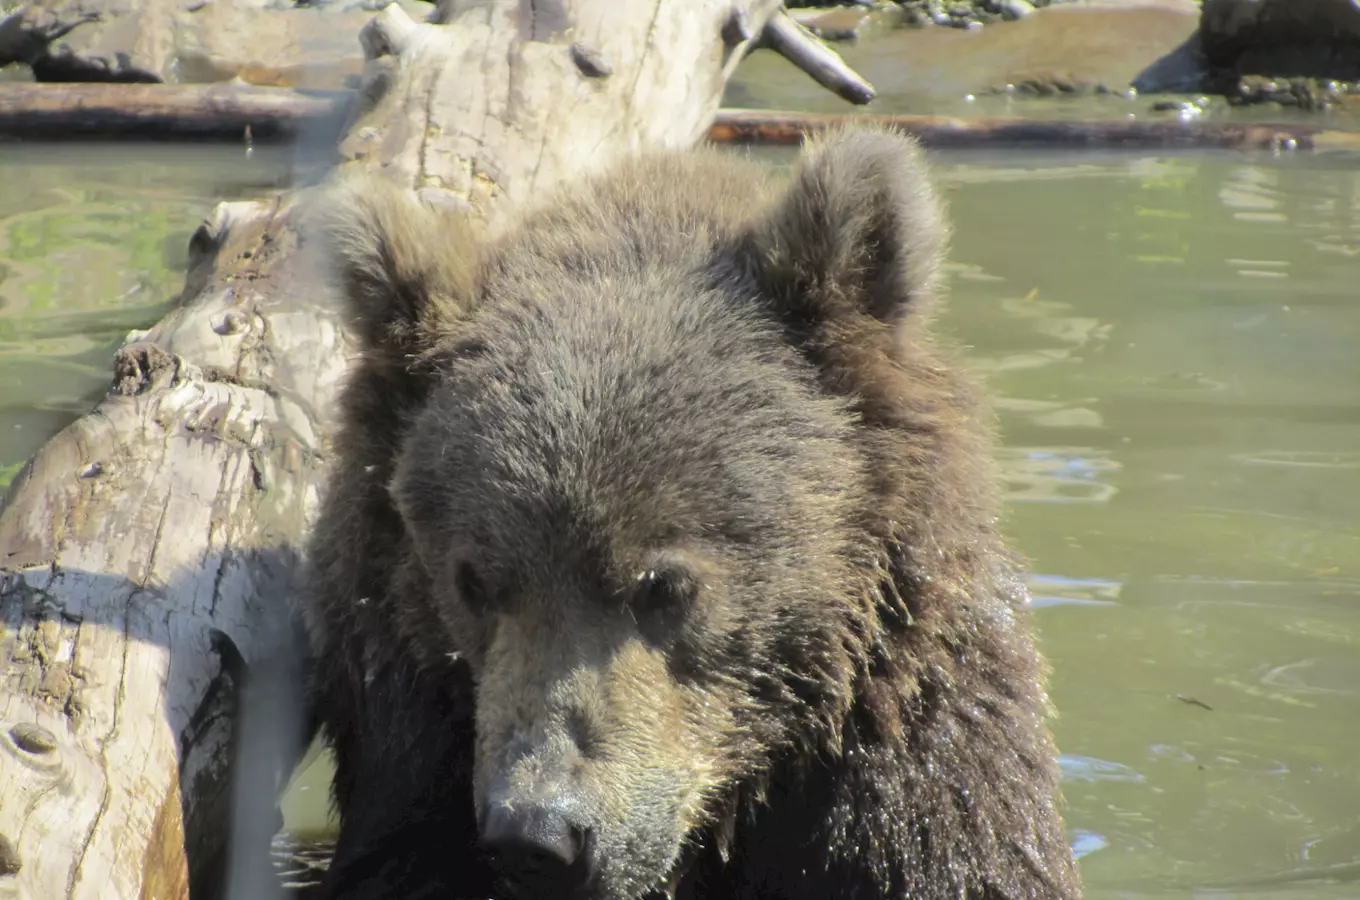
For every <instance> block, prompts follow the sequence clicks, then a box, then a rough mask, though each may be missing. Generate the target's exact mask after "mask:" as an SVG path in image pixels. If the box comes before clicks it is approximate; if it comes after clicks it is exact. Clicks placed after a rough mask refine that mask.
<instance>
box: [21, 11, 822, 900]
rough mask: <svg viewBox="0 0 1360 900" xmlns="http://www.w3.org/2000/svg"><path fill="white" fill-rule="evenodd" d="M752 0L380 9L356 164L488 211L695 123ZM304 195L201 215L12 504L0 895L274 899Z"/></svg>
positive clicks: (298, 480) (307, 273)
mask: <svg viewBox="0 0 1360 900" xmlns="http://www.w3.org/2000/svg"><path fill="white" fill-rule="evenodd" d="M742 10H743V11H742V12H741V13H737V12H735V11H734V6H733V5H732V3H731V0H686V2H684V3H666V2H662V0H649V2H641V0H639V2H630V3H618V2H614V0H560V2H557V3H554V4H540V5H526V4H523V3H521V2H520V0H444V2H443V3H442V4H441V5H440V6H439V7H438V8H437V10H436V12H435V13H434V16H433V17H432V24H428V25H417V24H416V23H414V22H413V21H412V20H411V19H410V18H409V17H407V16H406V15H405V14H404V13H402V12H401V11H400V8H399V7H396V6H389V7H388V8H387V9H386V10H384V11H383V12H382V13H380V14H379V15H378V16H377V17H376V18H375V19H374V20H373V21H372V22H371V23H370V24H369V26H367V27H366V28H365V30H364V31H363V33H362V35H361V39H362V43H363V46H364V50H365V56H366V59H367V63H366V70H365V81H364V84H363V87H362V89H361V90H360V91H359V93H358V95H357V96H356V98H355V100H354V103H353V104H352V105H351V107H350V109H349V111H348V117H349V121H348V124H347V128H346V130H345V137H344V139H343V141H342V142H341V143H340V145H339V153H340V158H341V160H342V165H347V166H368V167H373V168H381V169H382V170H383V171H384V172H385V173H386V174H387V175H388V176H390V177H392V178H394V179H396V180H398V181H399V182H400V183H404V184H406V185H408V186H410V187H411V188H412V189H420V190H422V191H433V192H446V193H447V194H450V195H456V196H457V197H459V198H461V201H460V202H463V203H466V204H467V205H468V206H469V207H470V208H471V210H472V211H473V214H474V217H475V218H476V219H477V220H479V221H481V222H483V223H485V225H486V227H494V226H495V224H496V222H497V221H498V220H499V219H500V218H502V217H503V216H505V215H506V212H505V211H506V210H507V209H509V208H512V207H513V206H515V205H517V204H519V203H521V202H523V201H526V200H529V199H531V198H533V197H535V196H537V195H539V194H540V193H541V192H542V191H543V190H544V189H547V188H550V187H551V186H552V185H553V184H554V183H556V182H558V181H559V180H561V179H563V178H566V177H576V176H578V175H580V174H582V173H583V172H585V171H589V170H591V169H593V168H595V167H597V166H599V165H602V164H604V163H606V162H607V161H608V160H609V158H610V157H612V156H614V155H616V154H619V153H624V152H629V151H631V150H633V149H634V148H636V147H638V146H641V145H646V144H653V145H666V146H685V145H689V144H692V143H693V142H695V141H697V140H698V139H699V138H700V137H702V136H703V134H704V133H705V131H706V129H707V128H708V125H709V123H710V122H711V121H712V118H713V115H714V113H715V111H716V110H717V106H718V102H719V98H720V97H721V94H722V90H723V85H724V83H725V82H726V80H727V78H728V77H729V76H730V75H731V73H732V71H733V69H734V68H735V66H736V65H737V62H738V61H739V59H740V57H741V56H742V55H743V54H744V53H745V52H747V51H748V50H749V49H750V48H751V46H752V45H753V43H754V42H755V40H756V39H757V38H758V37H759V36H760V35H762V34H763V33H764V30H765V27H766V25H767V24H768V23H769V22H770V21H771V19H772V18H774V17H777V16H781V15H783V13H782V11H781V10H780V8H779V3H778V2H777V0H747V2H745V3H744V4H743V6H742ZM781 34H783V36H784V38H785V39H786V40H795V41H796V40H801V39H807V40H811V38H810V36H806V35H804V37H803V38H798V37H797V36H796V33H794V34H795V36H794V37H792V38H791V37H790V32H789V30H788V29H784V30H783V31H782V32H781ZM805 55H806V54H805ZM823 61H824V60H823ZM821 71H822V77H824V78H834V74H832V75H828V74H827V73H828V72H829V71H830V70H829V69H827V68H826V67H825V66H823V68H822V70H821ZM250 96H253V97H255V98H256V99H259V98H261V97H263V96H274V95H263V94H251V95H250ZM221 108H222V107H219V109H221ZM226 108H228V109H229V108H231V107H230V104H229V103H228V104H227V106H226ZM327 114H329V112H327ZM159 121H160V122H161V123H162V124H163V123H164V122H166V121H169V120H167V119H161V120H159ZM232 124H233V126H235V125H238V124H241V121H240V120H239V119H237V120H233V122H232ZM253 129H254V125H253V124H252V130H253ZM297 200H298V197H297V195H295V194H290V195H286V196H283V197H280V198H277V199H275V200H272V201H269V202H248V203H228V204H223V205H221V206H219V207H218V208H217V209H216V210H215V211H214V212H213V214H212V216H211V217H210V218H209V219H208V221H206V222H205V223H204V224H203V226H202V227H201V228H199V230H198V231H197V232H196V233H195V234H194V236H193V238H192V240H191V245H190V256H191V258H190V264H189V267H188V272H187V274H186V282H185V287H184V291H183V294H182V298H181V299H182V303H181V305H179V306H178V307H177V308H176V309H175V310H174V311H173V312H171V313H170V314H169V315H168V316H167V317H166V318H165V319H163V320H162V321H160V322H158V323H156V324H155V325H154V326H153V327H152V328H151V329H150V330H148V331H146V332H143V333H139V334H137V335H135V336H134V337H132V338H131V339H130V340H129V343H128V344H127V345H126V346H124V347H123V348H122V349H121V350H120V351H119V352H118V354H117V359H116V362H115V367H114V368H115V372H114V379H113V385H112V388H111V390H110V392H109V394H108V396H107V397H106V398H104V399H103V400H102V401H101V402H100V403H99V404H98V406H97V408H96V409H95V410H94V411H93V412H92V413H90V414H89V415H87V416H85V417H83V418H81V419H80V420H78V421H76V422H75V423H74V424H72V425H71V426H70V427H68V428H66V429H65V430H63V431H62V432H61V433H60V434H58V435H57V436H56V437H54V438H53V439H52V440H51V441H50V442H49V443H48V444H47V445H46V446H45V447H44V448H43V449H42V450H41V451H40V452H39V453H38V454H37V455H36V456H35V457H34V458H33V459H32V460H31V461H30V462H29V464H28V465H27V466H26V467H25V469H24V470H23V471H22V472H21V473H20V474H19V475H18V477H16V479H15V480H14V482H13V484H12V485H11V488H10V490H9V493H8V495H7V496H6V498H5V500H4V505H3V508H2V510H0V785H3V788H2V789H0V896H6V897H9V896H18V897H21V898H41V900H57V898H65V900H76V898H80V900H86V898H89V900H94V898H98V900H124V898H126V900H132V898H158V900H174V898H186V897H188V896H189V894H190V890H191V888H192V892H193V895H194V897H195V898H196V900H202V898H204V897H215V896H219V895H221V894H223V893H227V894H229V895H231V896H236V897H242V898H251V900H256V898H267V897H269V896H272V895H274V894H275V893H276V885H274V884H273V883H272V881H271V878H270V875H271V873H270V870H269V865H268V849H269V846H268V845H269V838H270V837H271V836H272V834H273V832H274V830H275V829H276V828H277V826H278V816H277V809H276V806H275V799H276V796H275V795H276V793H277V791H278V789H279V786H280V785H281V784H282V783H283V781H284V779H286V778H287V776H288V774H289V772H290V771H291V769H292V767H293V765H294V763H295V761H296V758H297V756H298V752H299V749H300V747H301V745H302V743H303V741H304V740H305V738H306V737H307V733H306V729H305V727H303V723H302V722H301V721H300V720H301V715H300V709H299V697H298V695H297V686H298V680H299V677H300V675H299V670H300V667H301V664H302V661H303V659H304V656H305V651H304V646H305V642H304V641H303V640H302V638H301V635H300V632H299V629H298V627H297V606H296V600H295V598H296V596H297V593H298V589H299V556H300V548H301V547H302V546H303V539H304V535H305V533H306V530H307V527H308V524H309V516H310V515H311V511H312V509H313V507H314V501H315V496H316V491H317V486H318V479H319V475H320V473H321V470H322V467H323V465H324V462H325V454H326V442H325V438H324V435H325V430H326V425H327V418H326V417H327V411H328V409H329V408H330V406H331V403H332V400H333V398H334V396H335V391H336V388H337V382H338V380H339V378H340V377H341V375H342V374H343V371H344V369H345V365H346V362H347V354H348V345H347V343H346V340H345V337H344V331H343V328H342V324H343V323H341V322H340V321H339V320H338V319H337V316H336V313H335V311H334V308H333V306H332V304H331V303H330V301H329V299H328V297H327V296H326V292H325V290H324V289H323V288H322V287H321V285H320V282H319V280H318V279H317V278H316V277H315V275H316V274H317V273H316V270H315V269H314V268H313V267H312V264H311V263H309V262H308V259H307V257H306V255H305V253H304V252H303V249H304V248H302V247H301V246H300V241H299V238H298V235H297V233H296V232H295V230H294V224H293V219H294V216H293V210H294V209H295V208H296V204H297ZM129 227H136V223H135V222H130V223H129Z"/></svg>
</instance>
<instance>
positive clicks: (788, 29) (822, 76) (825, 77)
mask: <svg viewBox="0 0 1360 900" xmlns="http://www.w3.org/2000/svg"><path fill="white" fill-rule="evenodd" d="M761 43H762V45H763V46H765V47H768V48H769V49H771V50H773V51H774V52H776V53H778V54H779V55H780V56H782V57H784V58H785V59H787V60H788V61H789V62H791V63H793V64H794V65H795V66H797V67H798V68H800V69H802V70H803V71H804V72H806V73H808V74H809V75H811V76H812V78H813V80H814V81H816V82H817V83H818V84H820V85H821V86H822V87H824V88H826V89H828V90H830V91H833V92H834V93H835V94H836V95H837V96H839V97H841V98H843V99H845V100H849V101H850V102H851V103H854V104H856V105H857V106H863V105H864V104H866V103H868V102H869V101H871V100H873V99H874V96H875V92H874V86H873V85H872V84H870V83H869V82H868V81H866V80H865V79H864V78H863V77H862V76H861V75H860V74H859V73H858V72H856V71H855V70H854V69H852V68H850V67H849V66H848V65H846V63H845V60H843V59H841V57H840V54H838V53H837V52H836V51H835V50H832V49H831V48H830V47H828V46H827V45H826V44H824V43H823V42H822V41H821V40H820V39H819V38H818V37H817V36H816V35H814V34H813V33H812V32H811V31H808V30H807V29H806V28H804V27H803V26H802V25H799V24H798V23H797V22H795V21H794V20H793V18H792V17H791V16H790V15H789V14H788V11H787V10H783V9H781V10H779V11H778V12H777V13H775V14H774V15H773V16H771V17H770V21H768V22H766V23H765V30H764V32H763V33H762V34H761Z"/></svg>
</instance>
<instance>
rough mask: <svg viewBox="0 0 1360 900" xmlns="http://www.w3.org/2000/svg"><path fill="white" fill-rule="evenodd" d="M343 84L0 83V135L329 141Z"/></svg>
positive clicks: (338, 118)
mask: <svg viewBox="0 0 1360 900" xmlns="http://www.w3.org/2000/svg"><path fill="white" fill-rule="evenodd" d="M353 99H354V95H353V94H352V93H351V92H348V91H335V92H329V91H327V92H322V91H316V92H302V91H295V90H290V89H287V88H271V87H255V86H252V85H247V84H176V85H171V84H101V83H92V84H65V83H63V84H34V83H22V82H14V83H10V84H0V137H6V138H14V139H22V140H35V141H44V140H45V141H61V140H80V139H92V140H101V141H103V140H110V139H114V138H131V139H134V140H143V141H145V140H151V141H164V140H172V141H199V140H212V141H224V140H225V141H245V142H251V141H255V142H259V143H275V142H280V141H294V140H297V139H298V138H299V137H300V136H301V135H303V134H304V133H311V134H315V135H317V136H318V139H319V140H325V139H329V141H330V143H332V144H334V142H335V140H336V139H337V138H338V137H339V132H340V127H341V126H342V125H343V124H344V121H345V117H346V116H347V115H348V114H349V108H350V104H351V103H352V102H353Z"/></svg>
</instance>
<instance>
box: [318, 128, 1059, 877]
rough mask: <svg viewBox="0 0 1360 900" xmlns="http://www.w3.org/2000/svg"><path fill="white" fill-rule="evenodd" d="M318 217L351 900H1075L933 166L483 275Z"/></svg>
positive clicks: (432, 244) (599, 239) (398, 231)
mask: <svg viewBox="0 0 1360 900" xmlns="http://www.w3.org/2000/svg"><path fill="white" fill-rule="evenodd" d="M327 198H328V199H326V200H325V201H324V203H322V204H321V206H320V208H319V210H318V211H317V212H316V213H314V215H315V216H317V217H318V218H316V219H314V221H316V222H319V223H320V224H319V228H318V231H316V232H314V233H315V234H317V235H318V237H319V238H320V240H321V241H324V248H325V249H327V250H328V251H330V252H331V253H332V254H333V259H334V262H335V271H336V272H337V276H338V280H339V284H340V285H341V287H342V288H343V291H344V294H345V296H346V298H347V304H348V306H347V310H348V314H349V315H350V317H351V318H352V319H353V320H354V323H355V325H356V328H357V333H358V335H359V338H360V341H361V345H362V355H361V357H360V359H359V361H358V362H357V363H356V365H355V367H354V369H353V372H352V374H351V376H350V380H349V382H348V385H347V386H346V388H345V390H344V394H343V399H342V403H341V419H342V422H341V427H340V428H339V430H338V435H337V438H336V442H335V454H336V461H335V465H336V470H335V472H334V474H333V476H332V480H331V483H330V485H329V488H328V491H327V493H326V496H325V499H324V504H323V508H322V511H321V515H320V517H319V524H318V526H317V529H316V532H315V538H314V542H313V544H312V547H311V559H312V563H313V567H314V583H315V589H314V591H313V593H312V596H311V599H310V601H309V614H310V617H311V628H312V633H313V637H314V648H315V651H316V682H315V694H314V696H315V700H316V704H317V709H318V711H319V715H320V718H321V721H322V723H323V727H324V733H325V735H326V737H327V738H328V740H329V742H330V744H331V746H332V747H333V748H334V752H335V758H336V765H337V772H336V779H335V788H334V791H335V800H336V803H337V807H338V811H339V815H340V818H341V823H342V825H341V833H340V837H339V840H338V846H337V848H336V855H335V861H334V864H333V866H332V870H331V873H330V876H329V884H328V887H327V889H326V890H327V891H328V893H329V896H332V897H337V898H340V897H344V898H361V897H373V898H378V897H382V898H414V897H460V898H474V897H475V898H485V897H487V896H491V895H493V894H494V895H495V896H497V897H500V898H502V900H505V898H519V897H524V898H550V900H555V898H581V900H635V898H645V897H671V898H682V897H683V898H694V900H727V898H731V900H737V898H741V900H755V898H789V900H795V898H807V900H851V898H855V900H875V898H908V897H910V898H915V900H935V898H940V900H943V898H977V900H982V898H986V900H1002V898H1053V900H1058V898H1061V900H1071V898H1077V897H1079V896H1080V889H1079V887H1078V881H1077V877H1076V874H1075V871H1074V865H1073V861H1072V856H1071V853H1070V850H1069V848H1068V846H1067V844H1066V842H1065V840H1064V837H1063V833H1062V828H1061V823H1060V820H1059V815H1058V811H1057V788H1058V777H1057V766H1056V759H1055V751H1054V747H1053V744H1052V741H1051V738H1050V735H1049V732H1048V730H1047V728H1046V725H1045V721H1044V719H1045V713H1046V698H1045V694H1044V689H1043V682H1044V677H1045V670H1044V666H1043V664H1042V662H1041V660H1040V657H1039V655H1038V653H1037V651H1036V649H1035V645H1034V642H1033V639H1032V637H1031V631H1030V626H1029V624H1028V622H1027V613H1026V601H1027V594H1026V591H1025V587H1024V584H1023V581H1022V575H1021V569H1020V567H1019V565H1018V563H1017V561H1016V560H1015V559H1014V558H1013V556H1012V555H1011V554H1010V553H1009V552H1008V551H1007V550H1006V548H1005V546H1004V544H1003V542H1002V540H1001V539H1000V538H999V537H998V534H997V531H996V527H995V522H996V516H997V508H998V501H997V496H996V480H997V479H996V476H995V473H994V471H993V467H992V464H991V462H990V433H989V432H990V429H989V424H988V417H987V414H986V413H985V412H984V410H983V408H982V407H981V405H980V403H979V398H978V397H977V394H976V393H975V390H974V388H973V386H972V385H971V384H970V383H969V381H968V380H967V379H966V378H965V377H963V376H962V375H961V374H960V373H959V372H958V370H957V369H956V368H955V367H954V365H953V364H952V362H951V360H950V356H949V354H948V353H946V352H945V351H944V350H942V349H941V347H940V346H939V345H938V344H937V343H936V341H935V340H933V339H932V338H931V337H930V336H929V334H928V332H927V319H928V315H929V312H930V307H931V305H932V302H933V301H934V300H935V295H936V293H937V290H938V283H939V278H940V275H939V270H940V266H941V257H942V254H943V252H944V245H945V242H946V232H947V228H946V224H945V221H944V217H943V214H942V211H941V208H940V204H939V202H938V200H937V197H936V195H935V193H934V190H933V188H932V186H931V181H930V179H929V176H928V173H927V170H926V166H925V163H924V160H923V155H922V153H921V151H920V149H919V148H918V147H917V145H916V144H915V143H914V142H913V141H911V140H910V139H908V138H905V137H902V136H898V135H894V134H892V133H890V132H887V131H882V130H873V129H855V130H837V131H833V132H832V133H830V134H829V135H827V136H825V137H823V138H821V139H818V140H814V141H811V142H810V143H809V144H808V146H807V147H806V148H805V149H804V152H803V155H802V157H801V160H800V162H799V164H798V166H797V168H796V169H795V171H794V173H793V175H792V178H791V180H790V179H783V180H777V179H773V178H772V177H771V175H770V173H769V171H768V169H767V167H764V166H762V165H760V164H757V163H755V162H751V161H743V160H739V159H736V158H734V157H732V156H730V155H725V154H723V153H720V152H717V151H712V150H704V151H696V152H687V153H678V152H653V153H648V154H645V155H644V156H642V157H641V158H638V159H633V160H630V161H627V162H624V163H622V164H619V165H617V166H616V167H614V168H612V169H611V170H610V171H608V172H607V173H605V174H603V175H602V176H601V177H597V178H593V179H589V180H587V181H586V182H585V183H583V184H580V185H576V186H574V187H572V188H571V189H569V190H566V191H564V192H562V193H561V194H560V195H559V196H556V197H555V198H553V199H552V200H551V201H550V202H547V203H545V204H544V205H542V206H541V208H538V209H537V210H536V211H531V212H528V213H526V214H524V215H522V216H520V217H519V218H518V220H517V221H516V223H515V224H514V225H513V227H510V228H508V229H505V230H504V231H503V232H502V233H500V234H499V235H498V236H496V237H494V238H489V239H487V240H486V242H485V244H484V245H481V246H478V245H477V243H476V242H475V241H474V240H473V239H472V237H471V235H470V232H469V228H468V226H467V224H466V223H465V222H464V221H463V220H462V219H460V217H459V216H458V215H457V214H455V213H453V212H450V211H448V210H441V209H437V208H434V207H432V206H429V205H426V204H424V203H422V202H420V201H419V200H417V199H416V197H415V195H414V194H412V193H410V192H408V191H403V190H398V189H396V188H394V187H391V186H388V185H386V184H385V182H383V181H381V180H378V179H377V178H375V177H373V176H369V177H367V178H360V179H351V180H348V181H342V182H341V183H340V184H338V185H337V186H334V187H332V188H330V189H329V191H328V193H327Z"/></svg>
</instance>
